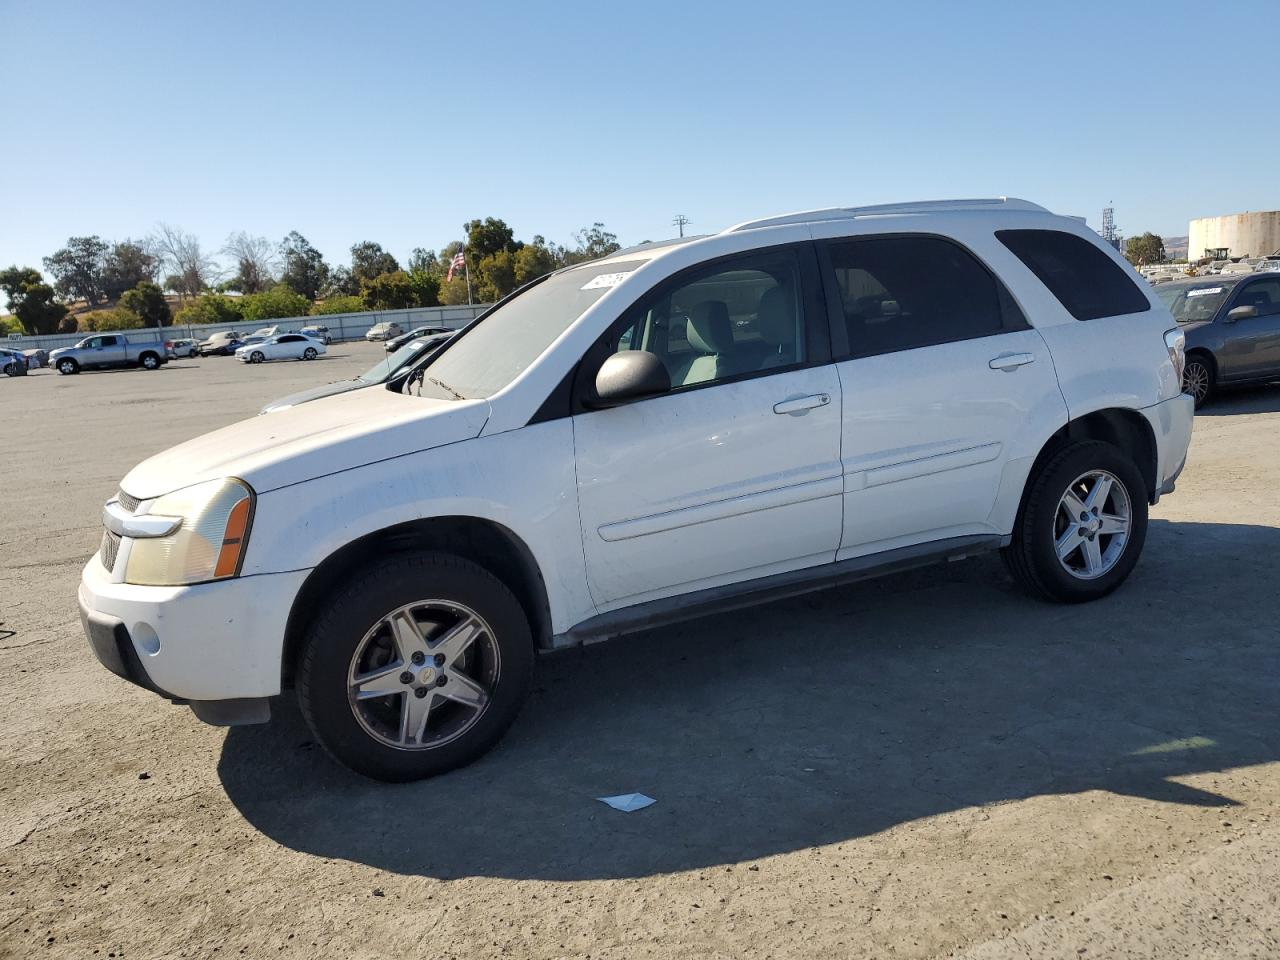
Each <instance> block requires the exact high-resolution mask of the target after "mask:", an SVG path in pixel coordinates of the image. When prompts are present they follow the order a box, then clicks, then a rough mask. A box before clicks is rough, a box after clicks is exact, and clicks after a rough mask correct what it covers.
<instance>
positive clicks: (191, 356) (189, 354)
mask: <svg viewBox="0 0 1280 960" xmlns="http://www.w3.org/2000/svg"><path fill="white" fill-rule="evenodd" d="M198 356H200V351H199V350H188V351H187V359H188V360H194V359H195V358H196V357H198Z"/></svg>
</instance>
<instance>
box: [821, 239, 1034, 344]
mask: <svg viewBox="0 0 1280 960" xmlns="http://www.w3.org/2000/svg"><path fill="white" fill-rule="evenodd" d="M826 251H827V258H828V262H829V265H830V266H829V271H830V272H829V274H828V279H829V281H833V282H834V286H835V298H836V303H837V307H838V310H839V311H840V312H841V313H842V314H843V320H844V326H845V329H846V331H847V333H848V338H849V339H848V352H849V355H850V356H854V357H866V356H874V355H876V354H881V353H892V352H895V351H898V350H911V349H914V348H916V347H924V346H929V345H931V344H938V343H950V342H953V341H956V340H970V339H973V338H975V337H986V336H991V335H993V334H997V333H1001V332H1003V331H1005V330H1007V329H1008V330H1012V329H1020V328H1021V327H1023V326H1025V320H1023V318H1022V316H1021V313H1020V311H1019V310H1018V308H1017V306H1016V305H1015V304H1014V303H1013V301H1012V299H1011V298H1010V297H1009V295H1008V293H1007V292H1005V290H1004V288H1003V287H1002V286H1001V285H1000V284H999V283H998V282H997V281H996V279H995V277H993V276H992V275H991V273H990V272H989V271H988V270H987V269H986V267H984V266H983V265H982V264H981V263H979V262H978V260H977V259H976V258H975V257H974V256H973V255H972V254H971V253H969V252H968V251H967V250H965V249H964V248H963V247H961V246H959V245H958V244H956V243H953V242H952V241H950V240H944V239H943V238H941V237H928V236H892V237H867V238H863V239H851V240H840V241H835V242H832V243H830V244H828V245H827V247H826ZM837 319H839V318H837Z"/></svg>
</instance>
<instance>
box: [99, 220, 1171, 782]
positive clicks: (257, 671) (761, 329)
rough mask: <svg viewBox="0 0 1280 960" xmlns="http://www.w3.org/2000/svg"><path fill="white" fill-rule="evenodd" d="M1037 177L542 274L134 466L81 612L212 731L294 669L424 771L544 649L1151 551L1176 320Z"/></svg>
mask: <svg viewBox="0 0 1280 960" xmlns="http://www.w3.org/2000/svg"><path fill="white" fill-rule="evenodd" d="M1137 280H1138V278H1137V276H1136V274H1135V273H1134V272H1133V270H1132V269H1130V268H1129V267H1128V266H1127V265H1126V264H1125V262H1124V261H1123V260H1121V259H1120V258H1119V257H1118V256H1117V255H1116V254H1115V253H1114V251H1112V250H1111V249H1110V248H1108V247H1107V246H1106V245H1105V244H1103V243H1102V242H1100V240H1099V238H1098V237H1097V236H1096V235H1095V234H1094V233H1092V232H1091V231H1089V230H1088V229H1087V228H1085V227H1084V226H1082V225H1081V224H1079V223H1077V222H1076V221H1074V220H1071V219H1067V218H1064V217H1058V216H1054V215H1052V214H1050V213H1049V212H1048V211H1046V210H1044V209H1043V208H1041V207H1038V206H1036V205H1035V204H1031V203H1027V202H1025V201H1019V200H1005V199H999V200H964V201H948V202H937V203H923V204H906V205H898V206H886V207H869V208H856V209H835V210H821V211H815V212H811V213H802V214H795V215H791V216H782V217H775V218H772V219H766V220H757V221H753V222H750V223H744V224H740V225H738V226H736V227H732V228H730V229H728V230H725V231H724V232H722V233H719V234H716V235H715V236H708V237H694V238H686V239H682V240H679V241H672V242H668V243H653V244H645V245H643V246H640V247H637V248H634V249H631V250H624V251H621V252H619V253H616V254H613V255H612V256H610V257H609V258H607V259H604V260H597V261H594V262H592V263H588V264H584V265H581V266H576V267H572V268H568V269H565V270H561V271H559V272H558V273H555V274H552V275H550V276H548V277H544V278H543V279H541V280H539V281H536V282H534V283H531V284H529V285H528V286H527V287H525V288H524V289H522V290H520V291H517V292H516V293H515V294H514V295H512V296H511V297H509V298H507V299H506V300H504V301H503V302H501V303H499V304H498V305H497V306H496V307H494V308H493V309H492V310H490V311H489V312H488V313H487V314H485V315H484V316H483V317H481V318H480V319H479V320H477V321H476V322H474V323H472V324H471V325H470V326H468V327H467V328H466V329H465V330H464V331H463V332H461V333H460V334H459V335H458V336H456V337H455V338H454V339H453V340H452V341H450V342H449V344H448V345H447V346H446V347H445V348H443V349H442V350H441V352H440V353H439V354H438V356H437V357H436V358H435V360H434V361H433V362H432V363H431V365H430V366H429V367H427V368H426V369H425V370H424V371H423V374H422V376H421V377H419V378H417V379H416V380H411V381H410V382H409V383H408V384H406V385H405V386H404V387H403V388H401V389H400V390H399V391H395V392H393V391H390V390H387V389H372V390H359V391H354V392H351V393H346V394H342V395H340V396H334V397H329V398H326V399H322V400H317V401H315V402H314V403H308V404H305V405H302V406H297V407H294V408H292V409H290V410H285V411H282V412H280V413H277V414H275V415H273V416H271V417H256V418H254V419H251V420H246V421H244V422H243V423H238V424H234V425H232V426H229V427H226V428H224V429H222V430H218V431H216V432H214V433H211V434H209V435H207V436H204V437H200V438H198V439H195V440H192V441H190V442H188V443H185V444H182V445H181V446H178V447H175V448H174V449H172V450H169V451H167V452H165V453H162V454H159V455H158V456H155V457H153V458H151V459H150V460H147V461H146V462H144V463H142V464H141V465H140V466H138V467H136V468H135V469H134V470H133V471H131V472H130V473H129V475H128V476H127V477H125V478H124V480H123V482H122V484H121V490H120V494H119V495H118V497H117V498H115V499H113V500H111V501H110V502H109V503H108V504H107V505H106V508H105V511H104V520H105V523H106V527H107V530H106V533H105V536H104V540H103V544H102V550H101V552H100V554H99V555H98V556H95V557H94V558H93V559H92V560H91V561H90V562H89V564H88V566H87V567H86V568H85V571H84V576H83V582H82V585H81V587H80V609H81V613H82V617H83V620H84V624H85V628H86V631H87V633H88V636H89V641H90V643H91V644H92V646H93V648H94V650H95V652H96V653H97V655H98V657H99V659H101V660H102V662H103V663H104V664H105V665H106V666H107V667H108V668H110V669H111V670H113V671H114V672H116V673H118V674H120V675H121V676H124V677H126V678H128V679H130V680H132V681H134V682H135V683H139V684H142V685H143V686H146V687H148V688H150V689H152V690H155V691H156V692H158V693H161V694H163V695H164V696H166V697H169V698H170V699H172V700H175V701H178V702H185V703H189V704H190V705H191V707H192V709H193V710H195V712H196V714H197V715H198V716H199V717H201V718H202V719H204V720H207V721H209V722H212V723H222V724H233V723H250V722H257V721H262V720H266V719H267V717H268V715H269V710H268V698H270V697H272V696H275V695H276V694H279V693H280V692H281V691H282V690H283V689H286V688H288V687H291V686H292V687H295V688H296V689H297V692H298V697H299V700H300V702H301V706H302V710H303V712H304V714H305V715H306V717H307V720H308V721H309V723H310V724H311V725H312V727H313V728H314V730H315V733H316V735H317V737H318V738H319V739H320V740H321V741H322V742H323V743H324V744H325V746H326V747H327V748H328V749H329V750H330V752H332V753H333V754H334V755H335V756H336V757H337V758H338V759H339V760H341V761H342V762H343V763H346V764H347V765H349V766H350V767H352V768H354V769H356V770H358V771H360V772H362V773H364V774H367V775H369V776H372V777H377V778H382V779H387V780H404V779H412V778H416V777H423V776H427V775H430V774H433V773H438V772H440V771H443V770H447V769H449V768H452V767H456V766H458V765H459V764H463V763H466V762H468V761H470V760H472V759H474V758H475V757H477V756H479V755H480V754H482V753H484V751H486V750H487V749H489V747H491V746H492V745H493V744H494V743H495V742H496V741H497V739H498V738H499V737H500V736H501V735H502V733H503V731H504V730H505V729H506V728H507V726H508V725H509V724H510V723H511V722H512V720H513V719H514V717H515V715H516V713H517V711H518V710H519V708H520V704H521V701H522V700H523V699H524V696H525V693H526V691H527V690H528V688H529V683H530V677H531V673H532V669H533V663H534V654H535V651H538V650H550V649H555V648H559V647H565V646H569V645H574V644H580V643H583V642H586V641H589V640H595V639H601V638H604V637H608V636H613V635H616V634H623V633H627V632H629V631H634V630H638V629H641V628H649V627H653V626H655V625H659V624H663V623H667V622H670V621H672V620H675V619H679V618H684V617H692V616H698V615H701V614H705V613H708V612H711V611H716V610H723V609H726V608H730V607H734V606H741V605H744V604H748V603H752V602H757V601H762V600H770V599H774V598H777V597H782V596H788V595H791V594H796V593H800V592H803V591H806V590H813V589H817V588H820V587H827V586H832V585H835V584H840V583H846V582H849V581H851V580H856V579H860V578H864V577H869V576H874V575H876V574H880V573H885V572H888V571H896V570H902V569H904V568H907V567H912V566H917V565H920V564H925V563H930V562H933V561H938V560H953V559H957V558H959V557H962V556H969V555H971V554H975V553H979V552H981V551H985V550H997V549H998V550H1001V551H1002V553H1003V555H1004V558H1005V560H1006V561H1007V565H1008V568H1009V570H1010V571H1011V573H1012V574H1013V576H1014V577H1015V578H1016V579H1017V580H1018V582H1019V583H1021V584H1022V585H1023V586H1024V587H1026V588H1027V589H1028V590H1030V591H1031V592H1032V593H1033V594H1035V595H1037V596H1040V597H1044V598H1046V599H1051V600H1059V601H1065V602H1076V601H1082V600H1092V599H1094V598H1097V597H1101V596H1104V595H1105V594H1107V593H1109V592H1110V591H1111V590H1114V589H1115V588H1116V587H1117V586H1119V584H1120V583H1121V582H1122V581H1123V580H1124V579H1125V577H1127V576H1128V574H1129V572H1130V571H1131V570H1132V569H1133V566H1134V564H1135V563H1137V561H1138V555H1139V553H1140V552H1141V550H1142V545H1143V539H1144V537H1145V535H1146V531H1147V506H1148V504H1151V503H1155V502H1156V500H1157V499H1158V498H1159V497H1160V496H1161V494H1165V493H1169V492H1170V491H1171V490H1172V489H1173V484H1174V480H1175V479H1176V477H1177V476H1178V473H1179V471H1181V469H1182V466H1183V463H1184V460H1185V458H1186V453H1187V445H1188V442H1189V439H1190V434H1191V420H1192V400H1191V398H1190V397H1187V396H1184V395H1183V394H1182V392H1181V386H1180V385H1181V382H1182V369H1181V368H1182V364H1183V354H1182V342H1183V341H1182V334H1181V333H1180V332H1178V329H1177V326H1176V325H1175V323H1174V322H1173V319H1172V318H1171V317H1170V315H1169V312H1168V311H1167V310H1166V309H1165V308H1164V306H1163V305H1162V304H1161V303H1160V301H1159V300H1158V299H1157V298H1156V297H1154V296H1153V295H1152V293H1151V292H1150V291H1149V290H1148V289H1147V288H1146V287H1145V285H1143V284H1140V283H1139V282H1137Z"/></svg>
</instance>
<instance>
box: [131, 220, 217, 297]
mask: <svg viewBox="0 0 1280 960" xmlns="http://www.w3.org/2000/svg"><path fill="white" fill-rule="evenodd" d="M147 245H148V247H149V252H150V253H151V255H152V256H153V257H155V258H156V259H157V260H158V261H160V263H161V264H162V265H163V266H164V268H165V269H166V270H167V271H168V273H169V279H168V280H166V286H168V284H169V283H170V282H172V284H173V286H172V289H175V290H176V291H177V293H178V295H179V296H181V297H194V296H195V295H196V294H198V293H200V291H202V290H205V289H208V288H209V287H210V286H212V284H213V283H214V282H215V281H216V280H217V279H218V276H219V274H220V270H219V269H218V262H217V261H216V260H214V259H213V257H212V256H210V255H209V254H207V253H205V252H204V250H203V249H202V248H201V246H200V238H199V237H197V236H195V235H194V234H191V233H186V232H184V231H183V229H182V228H181V227H174V226H170V225H169V224H167V223H159V224H156V232H155V233H153V234H152V235H151V236H149V237H148V238H147Z"/></svg>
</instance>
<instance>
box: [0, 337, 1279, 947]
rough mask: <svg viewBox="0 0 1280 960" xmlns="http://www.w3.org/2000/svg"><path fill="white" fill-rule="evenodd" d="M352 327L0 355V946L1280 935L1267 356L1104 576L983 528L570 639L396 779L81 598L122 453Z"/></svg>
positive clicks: (241, 393) (345, 350)
mask: <svg viewBox="0 0 1280 960" xmlns="http://www.w3.org/2000/svg"><path fill="white" fill-rule="evenodd" d="M379 350H380V348H379V347H376V346H368V345H364V344H359V345H355V346H342V345H339V346H336V347H334V348H333V352H332V353H331V354H330V356H329V357H328V358H327V359H325V360H323V361H318V362H316V363H311V364H306V363H284V364H269V365H264V366H260V367H247V366H245V365H242V364H238V363H237V362H236V361H234V360H232V359H225V358H214V359H208V360H202V361H183V362H180V363H173V364H170V365H168V366H167V367H165V368H164V369H163V370H161V371H158V372H156V373H144V372H141V371H122V372H111V373H96V374H84V375H81V376H79V377H59V376H57V375H56V374H54V373H52V372H49V371H43V372H38V373H35V374H33V375H32V376H30V377H28V378H26V379H25V380H21V379H16V380H4V379H2V378H0V404H2V408H3V424H4V426H3V430H2V431H0V435H2V436H3V439H4V442H3V443H0V448H2V449H3V451H4V452H3V454H2V455H0V489H2V490H3V491H4V493H5V506H4V509H3V511H0V621H3V626H0V956H4V957H76V958H82V957H217V956H221V957H238V956H250V957H265V956H272V957H275V956H302V957H310V956H325V957H385V956H393V955H395V956H401V957H403V956H422V957H428V956H429V957H497V956H512V957H536V958H553V957H584V958H585V957H592V958H597V960H599V958H635V957H681V958H683V957H725V958H727V957H806V958H811V957H836V956H839V957H944V956H961V957H975V958H976V957H982V958H996V957H1024V956H1034V957H1069V958H1078V957H1081V956H1084V957H1132V956H1141V957H1160V958H1170V957H1180V956H1194V957H1221V958H1232V960H1236V958H1242V957H1275V956H1278V955H1280V905H1278V903H1277V897H1278V896H1280V893H1278V891H1280V725H1278V723H1277V714H1278V713H1280V685H1278V683H1277V681H1278V680H1280V647H1278V645H1277V636H1276V621H1277V613H1280V495H1278V494H1277V490H1280V443H1277V435H1278V433H1280V389H1273V390H1262V391H1253V392H1249V393H1245V394H1240V395H1236V396H1233V397H1228V398H1227V399H1226V400H1225V401H1224V402H1221V403H1219V404H1218V405H1216V406H1213V407H1210V408H1209V409H1208V410H1207V411H1205V413H1204V415H1202V416H1201V417H1199V418H1197V421H1196V429H1195V438H1194V441H1193V444H1192V450H1191V463H1190V466H1189V467H1188V468H1187V471H1186V473H1185V474H1184V475H1183V478H1182V480H1181V481H1180V483H1179V488H1178V491H1177V492H1176V493H1175V494H1174V495H1173V496H1171V497H1168V498H1166V499H1165V500H1164V502H1162V503H1161V504H1159V506H1157V507H1155V508H1154V509H1153V513H1152V517H1153V519H1152V522H1151V528H1150V534H1149V537H1148V540H1147V545H1146V552H1145V555H1144V557H1143V559H1142V562H1141V563H1140V564H1139V566H1138V568H1137V570H1136V572H1135V573H1134V575H1133V576H1132V578H1131V579H1130V580H1129V582H1128V584H1127V585H1126V586H1125V587H1123V588H1122V589H1121V590H1120V591H1119V592H1118V593H1117V594H1115V595H1114V596H1112V597H1111V598H1109V599H1107V600H1104V601H1102V602H1099V603H1096V604H1092V605H1089V606H1086V607H1075V608H1069V607H1063V606H1052V605H1048V604H1042V603H1037V602H1034V601H1032V600H1029V599H1027V598H1025V597H1024V596H1022V595H1021V594H1020V593H1019V592H1017V590H1015V588H1014V587H1013V585H1012V584H1011V582H1010V581H1009V580H1008V578H1007V577H1006V576H1005V575H1004V572H1003V570H1002V569H1001V567H1000V565H999V563H998V561H996V560H994V559H993V558H986V559H981V560H971V561H967V562H963V563H956V564H951V565H948V566H946V567H943V568H935V569H930V570H925V571H919V572H916V573H913V574H908V575H902V576H897V577H893V578H890V579H886V580H881V581H878V582H873V583H868V584H863V585H860V586H857V587H854V588H845V589H840V590H836V591H832V592H828V593H823V594H816V595H812V596H809V597H805V598H801V599H796V600H791V601H787V602H782V603H776V604H773V605H770V606H766V607H761V608H757V609H754V610H747V611H741V612H736V613H731V614H727V615H723V616H718V617H714V618H709V619H705V620H700V621H697V622H693V623H688V624H685V625H683V626H679V627H673V628H664V629H662V630H656V631H653V632H650V633H647V634H643V635H640V636H637V637H634V638H630V639H625V640H621V641H615V642H613V643H610V644H604V645H600V646H595V647H590V648H587V649H585V650H580V651H569V652H567V653H564V654H560V655H557V656H555V657H552V658H548V659H545V660H543V661H542V662H541V663H540V664H539V676H538V680H537V683H536V691H535V693H534V696H533V698H532V700H531V701H530V703H529V705H528V707H527V708H526V709H525V711H524V713H523V714H522V716H521V718H520V720H519V721H518V722H517V724H516V726H515V728H514V729H513V731H512V733H511V734H510V735H509V736H508V737H507V739H506V740H505V741H504V742H503V743H502V744H501V745H500V746H499V748H498V749H496V750H495V751H494V752H493V753H492V754H490V755H489V756H488V757H486V758H485V759H484V760H483V761H481V762H479V763H477V764H475V765H473V766H472V767H470V768H468V769H465V770H462V771H459V772H456V773H454V774H451V775H449V776H446V777H443V778H439V779H437V780H434V781H429V782H425V783H419V784H412V785H406V786H386V785H381V784H375V783H372V782H369V781H365V780H362V779H359V778H357V777H355V776H354V775H351V774H348V773H346V772H345V771H343V770H342V769H339V768H338V767H337V766H335V765H334V764H333V763H332V762H331V761H329V760H328V759H327V758H326V756H325V755H324V753H323V752H322V751H321V750H320V749H319V748H318V747H317V746H316V745H315V744H314V743H313V742H312V739H311V737H310V734H309V732H308V731H307V729H306V727H305V725H304V724H303V723H302V722H301V720H300V718H299V715H298V712H297V710H296V708H295V707H294V706H293V703H292V700H291V699H290V698H289V697H285V698H281V700H280V701H279V702H278V703H277V704H276V708H275V718H274V720H273V722H272V723H271V724H270V725H266V726H260V727H245V728H237V729H233V730H230V731H228V730H225V729H218V728H214V727H209V726H205V725H204V724H202V723H200V722H199V721H197V720H196V719H195V718H194V717H193V716H192V715H191V713H190V712H189V711H188V710H186V709H185V708H178V707H173V706H170V705H169V704H168V703H166V702H165V701H163V700H160V699H158V698H157V697H155V696H152V695H150V694H148V693H146V692H144V691H142V690H140V689H136V688H134V687H132V686H129V685H128V684H126V683H125V682H123V681H121V680H118V679H117V678H115V677H114V676H112V675H111V674H109V673H107V671H106V670H104V669H103V668H102V667H101V666H100V665H99V664H98V663H97V662H96V661H95V660H94V658H93V656H92V654H91V653H90V652H89V650H88V647H87V646H86V644H85V641H84V638H83V636H82V635H81V629H80V624H79V619H78V615H77V612H76V603H75V591H76V583H77V578H78V577H79V573H80V568H81V566H82V564H83V563H84V561H85V560H86V559H87V558H88V556H89V555H90V554H91V553H92V552H93V551H94V550H95V549H96V548H97V546H98V541H99V539H100V533H101V528H100V521H99V516H100V507H101V504H102V502H103V501H104V500H105V499H106V498H107V497H109V496H110V495H111V494H112V493H113V492H114V490H115V489H116V485H117V483H118V480H119V478H120V477H122V476H123V475H124V474H125V472H126V471H127V470H128V469H129V468H130V467H131V466H132V465H133V464H135V463H136V462H137V461H139V460H141V459H143V458H144V457H146V456H148V455H149V454H151V453H153V452H156V451H158V450H161V449H163V448H165V447H167V446H170V445H172V444H173V443H176V442H178V441H180V440H182V439H185V438H187V437H190V436H192V435H194V434H197V433H200V432H203V431H205V430H209V429H212V428H214V427H217V426H220V425H222V424H225V423H228V422H231V421H233V420H236V419H238V418H241V417H245V416H249V415H252V414H253V413H255V412H256V410H257V409H258V407H259V406H260V405H261V404H262V403H263V402H265V401H266V400H268V399H271V398H273V397H275V396H278V395H280V394H283V393H287V392H290V391H292V390H295V389H298V388H300V387H303V386H307V385H310V384H311V383H315V382H321V381H324V380H327V379H338V378H339V377H342V376H350V375H353V374H355V373H357V372H359V371H360V370H362V369H364V368H365V367H366V366H368V365H369V364H370V363H371V362H372V361H373V360H374V359H375V358H376V357H377V355H378V352H379ZM630 791H641V792H644V793H647V794H649V795H651V796H653V797H656V798H657V801H658V802H657V804H655V805H654V806H652V807H650V808H648V809H646V810H644V811H641V812H638V813H632V814H624V813H618V812H615V811H613V810H610V809H608V808H607V807H605V806H604V805H603V804H601V803H598V802H597V801H595V800H594V799H593V798H595V797H599V796H603V795H608V794H616V793H623V792H630Z"/></svg>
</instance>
